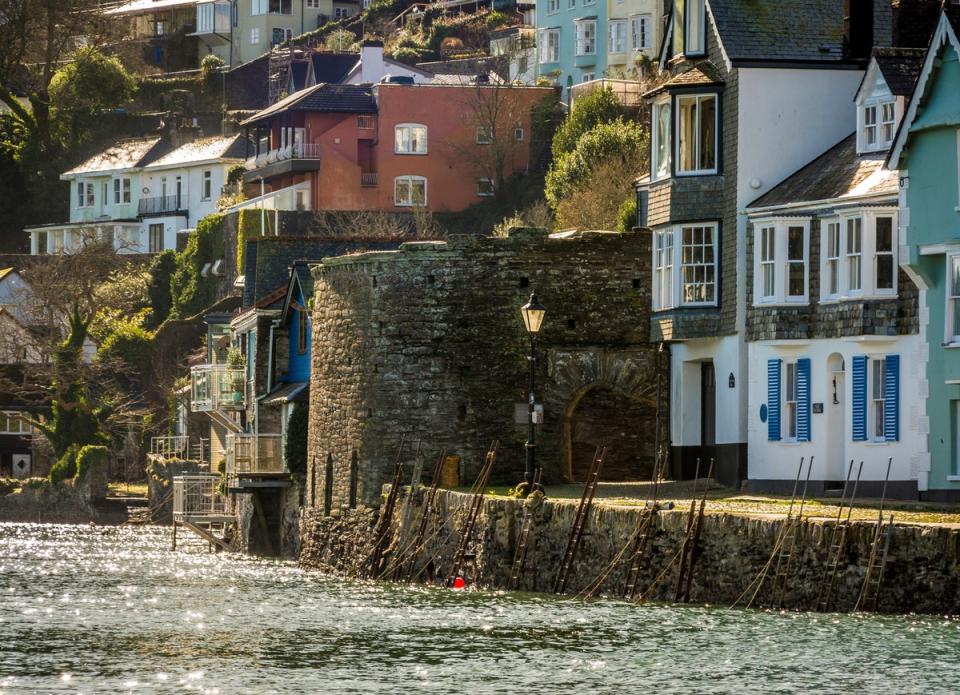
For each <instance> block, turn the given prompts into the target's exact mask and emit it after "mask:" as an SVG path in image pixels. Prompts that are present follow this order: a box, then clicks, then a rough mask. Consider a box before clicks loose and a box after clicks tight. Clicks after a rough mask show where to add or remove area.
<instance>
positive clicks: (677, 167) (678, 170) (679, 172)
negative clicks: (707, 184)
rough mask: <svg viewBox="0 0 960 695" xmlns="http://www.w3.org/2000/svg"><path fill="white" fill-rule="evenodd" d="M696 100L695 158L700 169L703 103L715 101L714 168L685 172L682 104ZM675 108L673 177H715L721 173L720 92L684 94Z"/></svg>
mask: <svg viewBox="0 0 960 695" xmlns="http://www.w3.org/2000/svg"><path fill="white" fill-rule="evenodd" d="M691 98H692V99H696V114H697V116H696V131H695V133H694V147H695V150H694V152H695V156H694V158H695V159H696V164H697V166H698V167H700V166H701V165H702V164H703V158H702V156H701V152H700V140H701V130H700V129H701V126H702V124H703V122H702V119H701V117H700V112H701V106H700V105H701V102H702V101H703V100H705V99H713V100H714V108H713V167H712V168H709V169H704V168H697V169H689V170H685V169H683V168H682V159H681V156H680V155H681V152H680V148H681V145H682V138H681V137H680V135H681V133H682V132H683V123H682V122H681V119H682V117H683V112H682V110H681V108H680V107H681V102H682V101H684V100H689V99H691ZM674 102H675V103H674V106H673V111H672V119H673V130H674V133H673V148H674V153H673V161H674V162H675V164H674V165H673V175H674V176H713V175H716V174H718V173H719V172H720V93H719V92H715V91H714V92H689V93H687V92H685V93H683V94H677V95H676V98H675V99H674Z"/></svg>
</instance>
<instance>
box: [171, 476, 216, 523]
mask: <svg viewBox="0 0 960 695" xmlns="http://www.w3.org/2000/svg"><path fill="white" fill-rule="evenodd" d="M219 484H220V476H219V475H178V476H175V477H174V479H173V519H174V521H177V522H182V521H185V520H189V518H190V517H191V516H213V515H223V514H226V500H225V498H224V496H223V495H222V494H220V492H219V491H218V489H217V488H218V486H219Z"/></svg>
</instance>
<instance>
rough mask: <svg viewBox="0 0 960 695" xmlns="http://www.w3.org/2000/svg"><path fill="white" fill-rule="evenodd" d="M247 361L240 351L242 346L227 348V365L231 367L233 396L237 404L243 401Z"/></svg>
mask: <svg viewBox="0 0 960 695" xmlns="http://www.w3.org/2000/svg"><path fill="white" fill-rule="evenodd" d="M246 364H247V361H246V360H245V359H244V357H243V353H242V352H240V348H238V347H232V348H230V349H229V350H227V366H228V367H230V369H231V372H230V388H231V397H232V399H233V402H234V403H235V404H240V403H242V402H243V368H244V367H246Z"/></svg>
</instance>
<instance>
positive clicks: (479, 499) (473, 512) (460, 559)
mask: <svg viewBox="0 0 960 695" xmlns="http://www.w3.org/2000/svg"><path fill="white" fill-rule="evenodd" d="M499 448H500V441H499V440H497V439H495V440H493V442H491V444H490V448H489V449H487V455H486V458H485V459H484V461H483V466H481V468H480V474H479V475H478V476H477V480H476V482H475V483H474V484H473V488H472V489H471V494H472V496H473V497H472V499H471V500H470V508H469V510H468V511H467V518H466V519H465V520H464V523H463V528H462V529H461V530H460V542H459V543H458V544H457V550H456V552H455V553H454V554H453V566H452V567H451V569H450V574H449V575H447V586H453V582H454V580H455V579H456V578H457V576H459V574H460V570H461V569H463V563H464V560H466V559H467V550H468V549H469V547H470V540H471V538H472V537H473V530H474V527H475V526H476V525H477V517H478V516H479V515H480V508H481V507H482V506H483V496H484V495H485V494H486V491H487V483H488V482H489V481H490V471H491V470H493V464H494V462H496V460H497V449H499Z"/></svg>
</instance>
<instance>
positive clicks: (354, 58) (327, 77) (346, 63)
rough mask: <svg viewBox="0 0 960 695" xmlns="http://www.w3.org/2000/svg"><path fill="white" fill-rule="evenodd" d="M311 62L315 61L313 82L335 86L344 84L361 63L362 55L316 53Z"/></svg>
mask: <svg viewBox="0 0 960 695" xmlns="http://www.w3.org/2000/svg"><path fill="white" fill-rule="evenodd" d="M311 60H312V61H313V81H314V82H316V83H317V84H320V83H321V82H326V83H330V84H335V83H338V82H343V80H344V78H346V76H347V75H348V74H349V73H350V71H351V70H352V69H353V66H354V65H356V64H357V63H358V62H359V61H360V54H359V53H323V52H319V53H314V54H313V56H311Z"/></svg>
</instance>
